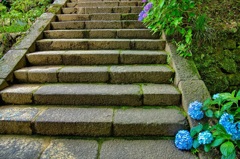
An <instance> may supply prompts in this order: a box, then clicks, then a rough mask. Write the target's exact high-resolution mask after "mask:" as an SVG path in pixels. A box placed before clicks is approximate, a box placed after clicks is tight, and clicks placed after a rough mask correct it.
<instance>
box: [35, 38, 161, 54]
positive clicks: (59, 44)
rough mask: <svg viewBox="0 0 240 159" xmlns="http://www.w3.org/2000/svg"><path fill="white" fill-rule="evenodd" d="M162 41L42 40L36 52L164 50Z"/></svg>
mask: <svg viewBox="0 0 240 159" xmlns="http://www.w3.org/2000/svg"><path fill="white" fill-rule="evenodd" d="M165 44H166V41H165V40H162V39H43V40H38V41H37V42H36V45H37V50H39V51H48V50H115V49H118V50H164V48H165Z"/></svg>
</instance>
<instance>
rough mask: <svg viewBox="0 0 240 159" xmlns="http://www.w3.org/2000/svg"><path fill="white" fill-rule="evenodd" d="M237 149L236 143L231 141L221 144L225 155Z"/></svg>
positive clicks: (221, 149)
mask: <svg viewBox="0 0 240 159" xmlns="http://www.w3.org/2000/svg"><path fill="white" fill-rule="evenodd" d="M234 150H235V147H234V144H233V143H232V142H231V141H227V142H224V143H223V144H222V145H221V146H220V151H221V153H222V154H223V155H224V156H229V155H230V154H231V153H233V151H234Z"/></svg>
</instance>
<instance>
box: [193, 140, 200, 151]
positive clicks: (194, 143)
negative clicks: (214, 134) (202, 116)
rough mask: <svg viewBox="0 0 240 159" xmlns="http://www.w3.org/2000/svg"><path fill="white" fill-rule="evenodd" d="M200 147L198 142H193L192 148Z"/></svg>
mask: <svg viewBox="0 0 240 159" xmlns="http://www.w3.org/2000/svg"><path fill="white" fill-rule="evenodd" d="M199 146H200V144H199V142H198V140H197V139H195V140H194V141H193V148H195V149H196V148H198V147H199Z"/></svg>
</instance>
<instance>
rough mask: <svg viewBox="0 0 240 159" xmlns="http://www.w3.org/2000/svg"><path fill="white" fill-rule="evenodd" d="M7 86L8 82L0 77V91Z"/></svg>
mask: <svg viewBox="0 0 240 159" xmlns="http://www.w3.org/2000/svg"><path fill="white" fill-rule="evenodd" d="M7 86H8V83H7V82H6V81H5V80H4V79H0V91H1V90H2V89H4V88H6V87H7Z"/></svg>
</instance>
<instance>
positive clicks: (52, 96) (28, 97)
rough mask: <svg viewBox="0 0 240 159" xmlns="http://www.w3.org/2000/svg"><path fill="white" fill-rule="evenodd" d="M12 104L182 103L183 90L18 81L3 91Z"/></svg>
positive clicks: (3, 96)
mask: <svg viewBox="0 0 240 159" xmlns="http://www.w3.org/2000/svg"><path fill="white" fill-rule="evenodd" d="M0 94H1V97H2V100H3V101H4V102H5V103H8V104H41V105H42V104H49V105H55V104H59V105H66V104H70V105H103V106H104V105H105V106H107V105H122V106H123V105H128V106H142V105H155V106H160V105H161V106H169V105H179V104H180V98H181V93H180V92H179V90H178V89H177V88H176V87H174V86H172V85H169V84H144V85H140V84H131V85H130V84H126V85H118V84H64V83H62V84H16V85H13V86H11V87H8V88H6V89H4V90H2V91H1V92H0Z"/></svg>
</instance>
